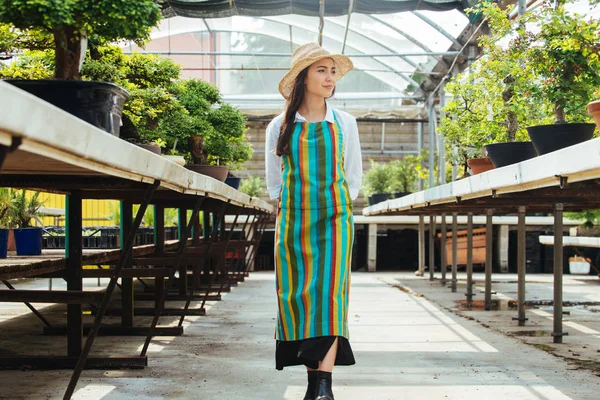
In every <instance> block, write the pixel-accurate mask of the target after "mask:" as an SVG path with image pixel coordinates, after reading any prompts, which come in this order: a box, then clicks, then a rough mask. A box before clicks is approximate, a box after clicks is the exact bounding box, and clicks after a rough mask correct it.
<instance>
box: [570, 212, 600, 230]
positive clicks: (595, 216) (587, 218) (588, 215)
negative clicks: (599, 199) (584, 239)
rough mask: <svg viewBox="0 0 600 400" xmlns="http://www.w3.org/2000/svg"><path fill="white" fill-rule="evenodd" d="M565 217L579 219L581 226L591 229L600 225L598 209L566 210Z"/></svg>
mask: <svg viewBox="0 0 600 400" xmlns="http://www.w3.org/2000/svg"><path fill="white" fill-rule="evenodd" d="M565 217H567V218H570V219H575V220H581V221H583V223H582V224H581V226H582V227H583V228H588V229H591V228H593V227H594V226H598V225H600V210H586V211H581V212H567V213H565Z"/></svg>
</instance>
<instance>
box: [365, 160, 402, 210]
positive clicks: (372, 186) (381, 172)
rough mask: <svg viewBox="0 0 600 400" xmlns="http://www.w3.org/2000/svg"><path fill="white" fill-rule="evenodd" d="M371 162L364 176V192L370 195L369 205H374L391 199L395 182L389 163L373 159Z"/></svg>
mask: <svg viewBox="0 0 600 400" xmlns="http://www.w3.org/2000/svg"><path fill="white" fill-rule="evenodd" d="M370 163H371V165H370V166H369V169H368V170H367V172H365V174H364V176H363V192H364V193H365V195H366V196H368V203H369V205H373V204H377V203H380V202H382V201H385V200H387V199H389V198H390V195H391V188H392V186H393V185H394V184H395V183H394V177H393V172H392V168H391V167H390V164H389V163H376V162H374V161H373V160H370Z"/></svg>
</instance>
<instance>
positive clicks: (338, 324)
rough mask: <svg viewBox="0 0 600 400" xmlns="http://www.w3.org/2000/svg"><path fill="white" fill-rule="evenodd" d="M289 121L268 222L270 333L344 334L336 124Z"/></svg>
mask: <svg viewBox="0 0 600 400" xmlns="http://www.w3.org/2000/svg"><path fill="white" fill-rule="evenodd" d="M334 115H335V114H334ZM295 124H296V126H295V129H294V132H293V134H292V137H291V139H290V154H289V155H283V156H282V179H281V182H282V184H281V191H280V193H279V199H280V200H279V207H278V212H277V221H276V228H275V273H276V289H277V300H278V306H279V307H278V308H279V313H278V318H277V326H276V329H275V339H277V340H284V341H288V340H303V339H308V338H313V337H319V336H343V337H345V338H348V337H349V334H348V297H349V295H350V262H351V254H352V243H353V241H354V217H353V215H352V200H351V199H350V191H349V189H348V184H347V182H346V178H345V175H344V146H343V132H342V130H341V129H340V125H339V123H338V121H337V119H335V122H334V123H330V122H328V121H322V122H296V123H295Z"/></svg>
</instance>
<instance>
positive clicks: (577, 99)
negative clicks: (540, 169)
mask: <svg viewBox="0 0 600 400" xmlns="http://www.w3.org/2000/svg"><path fill="white" fill-rule="evenodd" d="M534 12H536V21H537V22H538V28H539V32H536V33H531V32H530V33H529V34H528V38H529V42H530V47H531V48H530V50H529V51H528V55H527V65H528V67H529V68H531V69H532V70H533V71H534V72H535V73H536V74H537V76H539V79H540V80H541V85H540V86H539V91H538V92H537V93H536V94H537V95H538V96H541V97H542V98H543V99H545V100H547V101H549V102H551V103H552V105H553V111H554V112H553V114H554V117H555V121H554V124H552V125H540V126H530V127H528V128H527V130H528V132H529V136H530V137H531V140H532V142H533V144H534V146H535V148H536V150H537V152H538V154H546V153H549V152H552V151H555V150H558V149H561V148H564V147H567V146H571V145H574V144H577V143H581V142H583V141H586V140H589V139H591V138H592V136H593V132H594V127H595V125H594V124H591V123H588V121H589V120H590V117H589V115H587V113H586V105H587V104H588V103H589V102H590V101H591V100H592V95H593V93H594V91H595V90H597V89H598V87H600V59H599V58H598V52H599V51H600V35H598V32H599V31H600V20H597V19H594V18H592V17H590V18H588V19H586V18H585V17H584V16H582V15H578V14H575V13H572V12H570V11H568V10H567V9H566V8H565V3H564V2H563V1H559V2H558V3H557V6H556V8H554V7H551V6H548V5H542V6H541V7H540V9H539V11H534Z"/></svg>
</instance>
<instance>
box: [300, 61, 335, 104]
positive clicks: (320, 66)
mask: <svg viewBox="0 0 600 400" xmlns="http://www.w3.org/2000/svg"><path fill="white" fill-rule="evenodd" d="M335 72H336V71H335V64H334V62H333V60H332V59H331V58H324V59H322V60H319V61H317V62H315V63H313V64H312V65H311V66H310V67H308V73H307V75H306V78H305V80H304V83H305V85H306V92H307V93H311V94H314V95H318V96H322V97H325V98H328V97H331V96H332V95H333V89H335Z"/></svg>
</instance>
